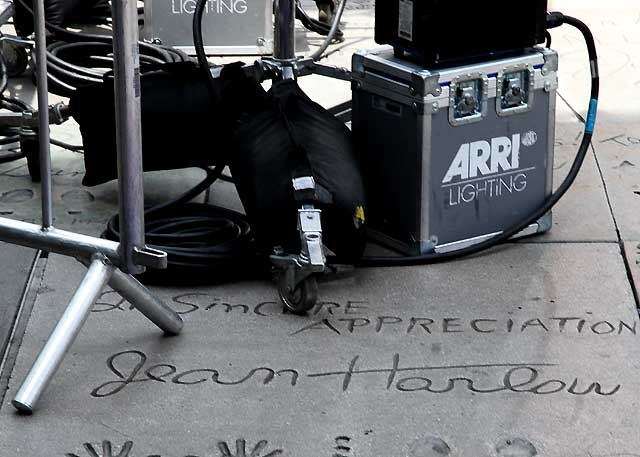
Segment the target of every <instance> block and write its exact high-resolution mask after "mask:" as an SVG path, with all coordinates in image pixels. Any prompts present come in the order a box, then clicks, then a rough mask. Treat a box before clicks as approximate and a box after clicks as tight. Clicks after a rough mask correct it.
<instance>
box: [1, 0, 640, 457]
mask: <svg viewBox="0 0 640 457" xmlns="http://www.w3.org/2000/svg"><path fill="white" fill-rule="evenodd" d="M305 4H306V5H307V6H309V8H312V7H313V3H310V2H306V3H305ZM372 6H373V1H367V0H360V1H357V0H352V1H351V3H350V6H348V9H347V12H346V13H345V22H346V26H345V30H346V34H347V41H346V42H345V43H343V44H342V45H339V46H337V47H335V48H333V53H332V54H331V56H330V57H329V59H327V60H328V62H327V63H333V64H336V65H341V66H345V67H348V66H349V61H350V56H351V53H352V52H353V51H354V50H356V49H361V48H370V47H374V46H375V43H374V42H373V40H372V35H373V33H372V26H373V14H372V9H371V8H372ZM552 8H553V9H557V10H560V11H563V12H565V13H567V14H573V15H575V16H577V17H579V18H581V19H583V20H584V21H585V22H587V23H588V24H589V26H590V27H592V29H593V32H594V35H595V36H596V37H597V39H598V50H599V54H600V65H601V83H602V90H601V94H602V95H601V100H600V107H601V108H600V111H599V117H598V126H597V128H596V133H595V137H594V141H593V148H592V150H591V152H590V154H589V156H588V158H587V161H586V162H585V165H584V167H583V170H582V172H581V175H580V176H579V178H578V181H577V183H576V185H575V186H574V187H573V188H572V189H571V190H570V191H569V193H568V194H567V196H566V197H565V198H564V199H563V200H562V201H561V202H560V203H559V204H558V206H557V207H556V209H554V226H553V229H552V230H551V231H550V232H549V233H548V234H546V235H543V236H539V237H535V238H529V239H527V240H524V241H521V242H518V243H513V244H509V245H506V246H503V247H500V248H499V249H494V250H492V251H490V252H487V253H485V254H483V255H480V256H475V257H473V258H470V259H465V260H460V261H456V262H451V263H446V264H441V265H435V266H425V267H415V268H396V269H365V270H358V271H356V272H355V273H354V274H353V275H351V276H347V277H339V278H335V279H334V280H332V281H328V282H324V283H322V284H320V302H319V303H318V305H317V307H316V308H315V309H314V310H313V311H312V312H310V313H309V315H308V316H306V317H297V316H292V315H289V314H283V313H282V308H281V305H280V304H279V303H278V301H277V300H278V299H277V291H276V288H275V286H274V285H273V284H271V283H269V282H260V281H246V282H242V283H237V284H226V285H222V286H215V287H189V288H180V289H177V288H176V289H174V288H159V287H156V288H153V290H154V292H156V293H157V294H158V295H159V296H160V297H161V298H163V299H164V300H166V302H167V303H168V304H170V306H172V307H173V308H174V309H175V310H176V311H178V312H179V313H181V314H182V316H183V318H184V319H185V324H186V325H185V330H184V333H183V334H182V335H180V336H178V337H173V338H166V337H163V336H162V335H161V333H160V332H159V331H158V330H157V329H156V328H155V327H154V326H153V325H152V324H150V323H149V322H148V321H146V320H145V319H144V318H142V317H141V316H140V315H139V313H137V312H136V311H135V310H132V309H131V307H130V305H129V304H128V303H127V302H125V301H123V300H121V299H120V298H119V297H118V296H117V294H115V293H114V292H113V291H111V290H108V289H107V290H105V291H104V293H103V294H102V296H101V298H100V299H99V302H98V303H97V304H96V305H95V307H94V310H93V313H92V315H91V316H90V318H89V320H88V322H87V324H86V326H85V328H84V330H83V332H82V333H81V335H80V336H79V338H78V340H77V341H76V343H75V344H74V346H73V348H72V350H71V351H70V353H69V354H68V356H67V358H66V359H65V362H64V363H63V365H62V366H61V368H60V370H59V372H58V374H57V375H56V377H55V378H54V380H53V382H52V384H51V386H50V388H49V389H48V391H47V392H46V394H45V395H44V397H43V398H42V400H41V402H40V404H39V409H38V411H37V412H36V414H34V415H33V416H23V415H19V414H17V413H15V411H14V410H13V408H12V407H11V405H10V400H11V399H12V398H13V395H15V392H16V389H17V388H18V387H19V384H20V382H21V381H22V379H23V378H24V376H25V374H26V372H27V370H28V368H29V366H30V364H31V363H32V362H33V360H34V358H35V356H36V355H37V353H38V351H39V350H40V349H41V347H42V345H43V344H44V342H45V340H46V338H47V336H48V335H49V332H50V331H51V329H52V327H53V325H54V324H55V322H56V320H57V319H58V317H59V316H60V314H61V313H62V311H63V309H64V308H65V306H66V304H67V302H68V300H69V299H70V297H71V294H72V293H73V291H74V290H75V287H76V286H77V284H78V283H79V281H80V279H81V277H82V275H83V274H84V271H85V269H84V267H82V266H81V265H80V264H79V263H77V262H75V261H74V260H72V259H68V258H64V257H61V256H57V255H51V256H49V257H48V258H41V259H39V260H38V261H37V262H36V265H35V270H34V278H33V281H32V284H31V287H30V288H29V291H28V292H27V294H26V295H25V299H24V300H23V306H22V308H21V309H20V319H18V320H17V323H16V327H15V330H14V331H13V333H12V336H11V338H12V340H11V342H12V344H11V345H10V347H9V351H8V354H7V357H6V360H5V363H4V365H3V367H2V373H1V375H2V376H1V377H0V379H1V380H3V381H6V382H4V384H0V399H1V400H2V402H1V403H0V457H5V456H6V457H9V456H20V457H22V456H24V457H40V456H47V457H49V456H61V457H62V456H67V457H98V456H99V457H116V456H118V457H152V456H156V457H157V456H162V457H187V456H191V457H195V456H197V457H232V456H233V457H248V456H251V457H275V456H278V455H282V456H290V457H294V456H295V457H307V456H309V457H318V456H320V457H321V456H326V457H379V456H385V457H405V456H406V457H434V456H447V455H448V456H456V457H527V456H534V455H539V456H545V457H596V456H599V457H605V456H607V457H613V456H617V457H632V456H638V455H640V433H638V427H639V426H640V412H639V411H640V409H639V406H640V395H639V394H640V349H639V345H638V331H639V330H638V310H637V309H638V296H637V291H638V287H640V155H639V154H640V133H639V132H638V128H639V125H640V123H639V122H640V108H638V107H637V106H635V103H634V100H635V98H634V95H635V94H636V93H637V91H638V90H639V87H640V71H639V70H638V68H637V67H636V63H635V59H636V58H640V6H639V5H637V4H635V2H631V1H629V2H621V1H617V2H607V8H605V7H604V6H602V5H601V2H584V1H582V2H580V1H577V0H576V1H561V0H559V1H556V2H555V5H553V6H552ZM552 34H553V48H554V49H557V50H558V52H559V54H560V73H559V79H560V89H559V93H560V95H561V97H559V98H558V107H557V126H556V129H557V131H556V137H557V141H556V159H555V165H554V169H555V182H556V183H558V182H560V180H561V179H562V178H563V177H564V174H566V172H567V170H568V168H569V165H570V162H571V161H572V160H573V157H574V154H575V151H576V149H577V145H578V142H579V140H580V138H579V136H580V134H581V132H582V129H583V123H582V121H581V117H584V114H585V112H586V108H587V100H588V82H589V81H588V74H589V69H588V62H587V58H586V52H585V51H584V44H583V42H582V40H581V38H580V36H579V35H578V34H577V33H575V32H574V31H573V30H571V28H570V27H568V26H567V27H562V28H560V29H555V30H553V32H552ZM299 35H300V36H299V38H300V39H299V44H300V49H301V50H302V51H305V50H306V49H309V50H312V49H313V45H314V44H317V43H318V42H319V40H318V39H317V38H315V37H313V36H312V35H311V34H308V33H305V32H303V31H300V33H299ZM300 84H301V86H302V87H303V88H304V89H305V90H306V91H307V92H308V93H309V95H310V96H311V97H312V98H314V99H316V100H318V101H320V102H321V103H322V104H323V105H325V106H332V105H334V104H337V103H339V102H342V101H345V100H348V99H349V97H350V93H349V84H347V83H341V82H334V81H331V80H326V79H321V78H320V77H316V76H309V77H305V78H303V79H302V80H301V83H300ZM52 136H54V137H56V138H59V139H61V140H64V141H68V142H72V143H77V142H79V141H80V137H79V132H78V131H77V126H75V125H74V124H72V123H67V124H65V125H62V126H56V127H54V128H53V129H52ZM53 164H54V171H55V174H54V178H53V179H54V186H55V199H56V211H57V212H56V225H57V226H59V227H61V228H66V229H72V230H75V231H79V232H82V233H87V234H93V235H97V234H99V233H100V231H101V230H102V229H103V227H104V224H105V222H106V220H107V218H108V217H109V216H110V215H111V214H112V213H114V212H115V211H116V209H117V204H116V201H117V195H116V186H115V183H107V184H105V185H102V186H98V187H95V188H91V189H85V188H83V187H82V186H81V185H80V181H81V178H82V172H83V163H82V157H81V156H78V155H76V154H74V153H70V152H65V151H62V150H59V149H57V148H54V156H53ZM201 175H202V173H201V172H199V171H196V170H182V171H176V172H168V173H149V174H147V175H146V176H145V190H146V193H147V195H146V200H147V202H149V203H151V202H159V201H163V200H166V199H167V198H170V197H175V196H176V195H178V194H180V193H182V192H183V191H184V190H185V189H187V188H189V187H191V186H192V185H193V184H194V183H195V182H196V180H197V179H200V178H201V177H202V176H201ZM4 195H11V196H14V197H15V196H17V197H16V198H18V200H15V198H13V199H12V198H8V199H4V200H3V198H2V197H3V196H4ZM38 196H39V191H38V188H37V186H34V185H33V184H32V183H31V182H30V180H29V178H28V176H27V172H26V165H25V164H24V163H20V162H16V163H14V164H5V165H0V212H4V213H5V214H6V212H8V211H11V216H10V217H14V218H17V219H23V220H32V221H36V220H37V214H38V210H39V200H38ZM27 197H28V198H27ZM209 198H210V201H212V202H216V203H223V204H226V205H229V206H231V207H234V208H238V207H239V202H238V200H237V197H236V196H235V195H234V191H233V188H232V186H231V185H230V184H228V183H220V184H216V185H215V186H214V187H213V188H212V191H211V193H210V197H209ZM3 252H4V251H3ZM9 268H12V266H11V263H9V262H7V263H6V266H5V267H4V268H3V271H4V270H6V269H9ZM3 274H6V273H3ZM0 315H1V314H0Z"/></svg>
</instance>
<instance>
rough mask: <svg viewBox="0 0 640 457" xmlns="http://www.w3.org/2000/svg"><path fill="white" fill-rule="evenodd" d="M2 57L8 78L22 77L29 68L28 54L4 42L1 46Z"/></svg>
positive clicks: (20, 48)
mask: <svg viewBox="0 0 640 457" xmlns="http://www.w3.org/2000/svg"><path fill="white" fill-rule="evenodd" d="M2 52H3V57H4V60H5V64H6V66H7V75H8V76H9V77H10V78H13V77H16V76H20V75H22V74H23V73H24V72H25V71H26V70H27V67H28V66H29V54H28V53H27V50H26V49H25V48H23V47H21V46H16V45H14V44H13V43H11V42H8V41H5V42H4V43H3V46H2Z"/></svg>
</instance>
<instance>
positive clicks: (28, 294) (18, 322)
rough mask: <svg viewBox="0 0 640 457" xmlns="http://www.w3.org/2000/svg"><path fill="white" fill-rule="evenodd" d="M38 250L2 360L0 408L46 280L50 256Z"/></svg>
mask: <svg viewBox="0 0 640 457" xmlns="http://www.w3.org/2000/svg"><path fill="white" fill-rule="evenodd" d="M41 253H42V251H38V252H37V254H36V257H35V259H34V263H33V268H32V270H31V274H30V276H29V280H28V281H27V285H26V286H25V292H24V294H23V297H22V300H21V303H20V307H19V309H18V313H17V316H16V319H15V322H14V325H13V331H12V333H11V336H10V338H9V341H8V343H7V347H6V350H5V351H4V355H3V357H2V360H1V361H0V409H1V408H2V406H3V404H4V397H5V395H6V393H7V391H8V390H9V383H10V381H11V377H12V375H13V368H14V365H15V362H16V359H17V357H18V352H19V349H20V346H21V345H22V339H23V337H24V334H25V332H26V329H27V324H28V323H29V320H30V318H31V313H32V311H33V306H34V305H35V302H36V299H37V298H38V295H39V289H40V285H41V284H42V282H43V280H44V274H45V270H46V267H47V262H48V257H45V256H42V255H41Z"/></svg>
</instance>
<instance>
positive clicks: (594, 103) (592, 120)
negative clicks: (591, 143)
mask: <svg viewBox="0 0 640 457" xmlns="http://www.w3.org/2000/svg"><path fill="white" fill-rule="evenodd" d="M597 112H598V100H596V99H595V98H592V99H591V103H589V113H588V114H587V126H586V128H585V131H586V132H587V133H593V129H594V128H595V126H596V113H597Z"/></svg>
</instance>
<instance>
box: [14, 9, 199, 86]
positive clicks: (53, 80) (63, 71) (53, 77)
mask: <svg viewBox="0 0 640 457" xmlns="http://www.w3.org/2000/svg"><path fill="white" fill-rule="evenodd" d="M18 1H19V2H20V3H21V5H22V6H23V7H24V8H25V10H26V11H28V12H29V13H31V14H32V15H33V10H32V9H31V8H30V7H29V6H28V5H27V4H26V3H25V2H24V0H18ZM45 27H46V29H47V31H48V32H50V33H51V34H53V36H54V37H55V40H54V41H51V42H50V43H49V44H48V45H47V74H48V77H49V83H50V84H49V91H50V92H52V93H54V94H57V95H61V96H63V97H70V96H71V95H73V93H74V92H75V90H76V88H77V87H81V86H85V85H87V84H92V83H96V82H102V77H103V75H104V73H106V72H108V71H111V70H112V69H113V38H112V37H111V35H100V34H95V33H93V34H92V33H85V32H75V31H72V30H68V29H66V28H64V27H59V26H57V25H55V24H51V23H50V22H47V21H45ZM138 46H139V49H140V71H141V72H142V73H145V72H147V71H150V70H154V69H156V68H157V65H158V64H163V63H174V62H185V61H188V60H190V59H189V56H187V55H186V54H185V53H184V52H182V51H180V50H177V49H174V48H170V47H167V46H160V45H156V44H151V43H145V42H144V41H140V42H138ZM33 57H34V56H32V58H33ZM34 62H35V63H36V64H37V62H36V61H35V59H34Z"/></svg>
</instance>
